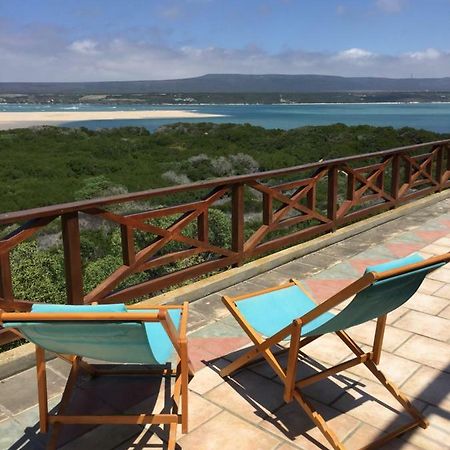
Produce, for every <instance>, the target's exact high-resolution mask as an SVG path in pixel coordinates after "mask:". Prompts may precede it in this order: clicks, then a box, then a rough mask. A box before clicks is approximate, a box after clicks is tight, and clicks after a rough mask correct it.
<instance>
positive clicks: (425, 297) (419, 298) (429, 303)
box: [405, 288, 450, 314]
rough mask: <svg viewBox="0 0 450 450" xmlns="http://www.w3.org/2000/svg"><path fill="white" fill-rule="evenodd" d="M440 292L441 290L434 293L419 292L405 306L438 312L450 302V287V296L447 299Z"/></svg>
mask: <svg viewBox="0 0 450 450" xmlns="http://www.w3.org/2000/svg"><path fill="white" fill-rule="evenodd" d="M441 289H442V288H441ZM438 292H439V290H438V291H437V292H436V293H435V294H434V295H430V294H425V293H422V292H417V293H416V294H414V295H413V296H412V297H411V298H410V299H409V300H408V301H407V302H406V303H405V306H406V307H407V308H410V309H414V310H416V311H421V312H424V313H427V314H438V313H439V312H441V311H442V310H443V309H444V308H445V307H446V306H447V305H448V304H450V303H449V299H450V289H449V297H448V298H447V299H446V298H445V297H444V298H442V296H439V294H438Z"/></svg>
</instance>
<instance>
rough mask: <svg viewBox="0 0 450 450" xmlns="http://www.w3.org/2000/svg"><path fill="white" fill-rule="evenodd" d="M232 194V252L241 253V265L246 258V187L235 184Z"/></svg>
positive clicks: (239, 261) (239, 260)
mask: <svg viewBox="0 0 450 450" xmlns="http://www.w3.org/2000/svg"><path fill="white" fill-rule="evenodd" d="M231 194H232V202H231V203H232V211H231V229H232V250H233V251H235V252H237V253H239V259H238V264H240V263H242V261H243V258H244V256H243V250H244V185H243V184H235V185H234V186H233V187H232V191H231Z"/></svg>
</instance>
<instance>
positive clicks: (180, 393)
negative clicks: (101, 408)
mask: <svg viewBox="0 0 450 450" xmlns="http://www.w3.org/2000/svg"><path fill="white" fill-rule="evenodd" d="M139 309H147V310H148V307H143V306H142V307H140V306H139V305H131V306H128V307H127V310H128V312H92V313H91V312H87V313H80V312H75V313H66V312H61V313H56V312H52V313H36V312H2V311H1V310H0V324H2V323H3V322H6V321H11V322H22V321H32V322H55V321H98V322H101V321H105V322H106V321H107V322H115V321H117V322H160V323H161V324H162V326H163V327H164V329H165V331H166V333H167V335H168V336H169V339H170V340H171V342H172V345H173V347H174V349H175V351H176V354H177V365H176V368H173V369H172V368H169V367H168V366H167V365H165V366H160V367H159V366H156V367H155V368H151V369H148V368H145V369H144V370H143V369H139V368H137V367H136V366H138V365H137V364H135V365H134V367H133V366H131V367H130V368H129V369H104V368H102V367H105V366H102V365H97V364H96V365H92V364H89V363H87V362H86V361H83V359H82V357H80V356H77V355H57V356H58V357H59V358H61V359H63V360H64V361H66V362H68V363H69V364H70V365H71V370H70V373H69V376H68V379H67V383H66V386H65V389H64V391H63V394H62V397H61V402H60V404H59V408H58V411H57V413H56V414H49V411H48V397H47V377H46V364H45V361H46V358H45V349H44V348H42V347H39V346H37V345H36V369H37V385H38V401H39V424H40V431H41V432H42V433H46V432H47V431H48V430H49V425H53V427H52V430H51V433H50V435H49V440H48V446H47V448H49V449H54V448H56V446H57V442H58V435H59V432H60V430H61V426H62V425H63V424H95V425H100V424H126V425H133V424H136V425H145V424H159V425H168V427H169V437H168V445H167V448H168V450H173V449H175V445H176V432H177V425H178V424H181V430H182V433H187V432H188V382H189V376H191V375H193V373H194V372H193V369H192V365H191V363H190V361H189V358H188V349H187V339H186V331H187V319H188V303H187V302H185V303H183V305H180V306H158V307H155V308H153V309H157V310H158V312H157V313H153V312H152V313H149V312H139ZM169 309H181V320H180V325H179V329H178V331H177V329H176V327H175V325H174V323H173V321H172V319H171V317H170V315H169V314H168V310H169ZM80 371H84V372H87V373H88V374H90V375H92V376H98V375H146V376H149V375H155V376H161V377H173V378H175V383H174V387H173V395H172V401H173V408H172V410H171V411H170V412H169V413H161V414H145V413H142V414H133V415H68V414H65V411H66V409H67V407H68V405H69V402H70V399H71V396H72V393H73V390H74V387H75V385H76V381H77V377H78V375H79V373H80Z"/></svg>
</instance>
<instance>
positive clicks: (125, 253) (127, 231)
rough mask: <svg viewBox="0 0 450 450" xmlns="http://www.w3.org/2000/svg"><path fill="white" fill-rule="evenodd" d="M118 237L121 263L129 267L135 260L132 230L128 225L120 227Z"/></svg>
mask: <svg viewBox="0 0 450 450" xmlns="http://www.w3.org/2000/svg"><path fill="white" fill-rule="evenodd" d="M120 237H121V242H122V258H123V263H124V264H126V265H127V266H129V265H131V264H133V262H134V261H135V259H136V250H135V248H134V230H133V228H132V227H130V226H128V225H123V224H122V225H120Z"/></svg>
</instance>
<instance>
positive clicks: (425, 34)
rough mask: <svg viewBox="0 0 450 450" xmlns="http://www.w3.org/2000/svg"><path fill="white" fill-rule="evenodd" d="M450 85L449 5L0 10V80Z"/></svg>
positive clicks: (271, 3) (118, 0)
mask: <svg viewBox="0 0 450 450" xmlns="http://www.w3.org/2000/svg"><path fill="white" fill-rule="evenodd" d="M225 72H228V73H230V72H232V73H322V74H333V75H344V76H352V75H353V76H388V77H409V76H411V75H412V76H416V77H419V76H450V0H240V1H236V0H220V1H219V0H166V1H162V0H161V1H155V0H108V1H105V0H90V1H88V0H76V1H74V0H64V1H63V0H21V1H9V0H8V1H7V0H0V81H84V80H85V81H94V80H127V79H165V78H179V77H189V76H197V75H202V74H205V73H225Z"/></svg>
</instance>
